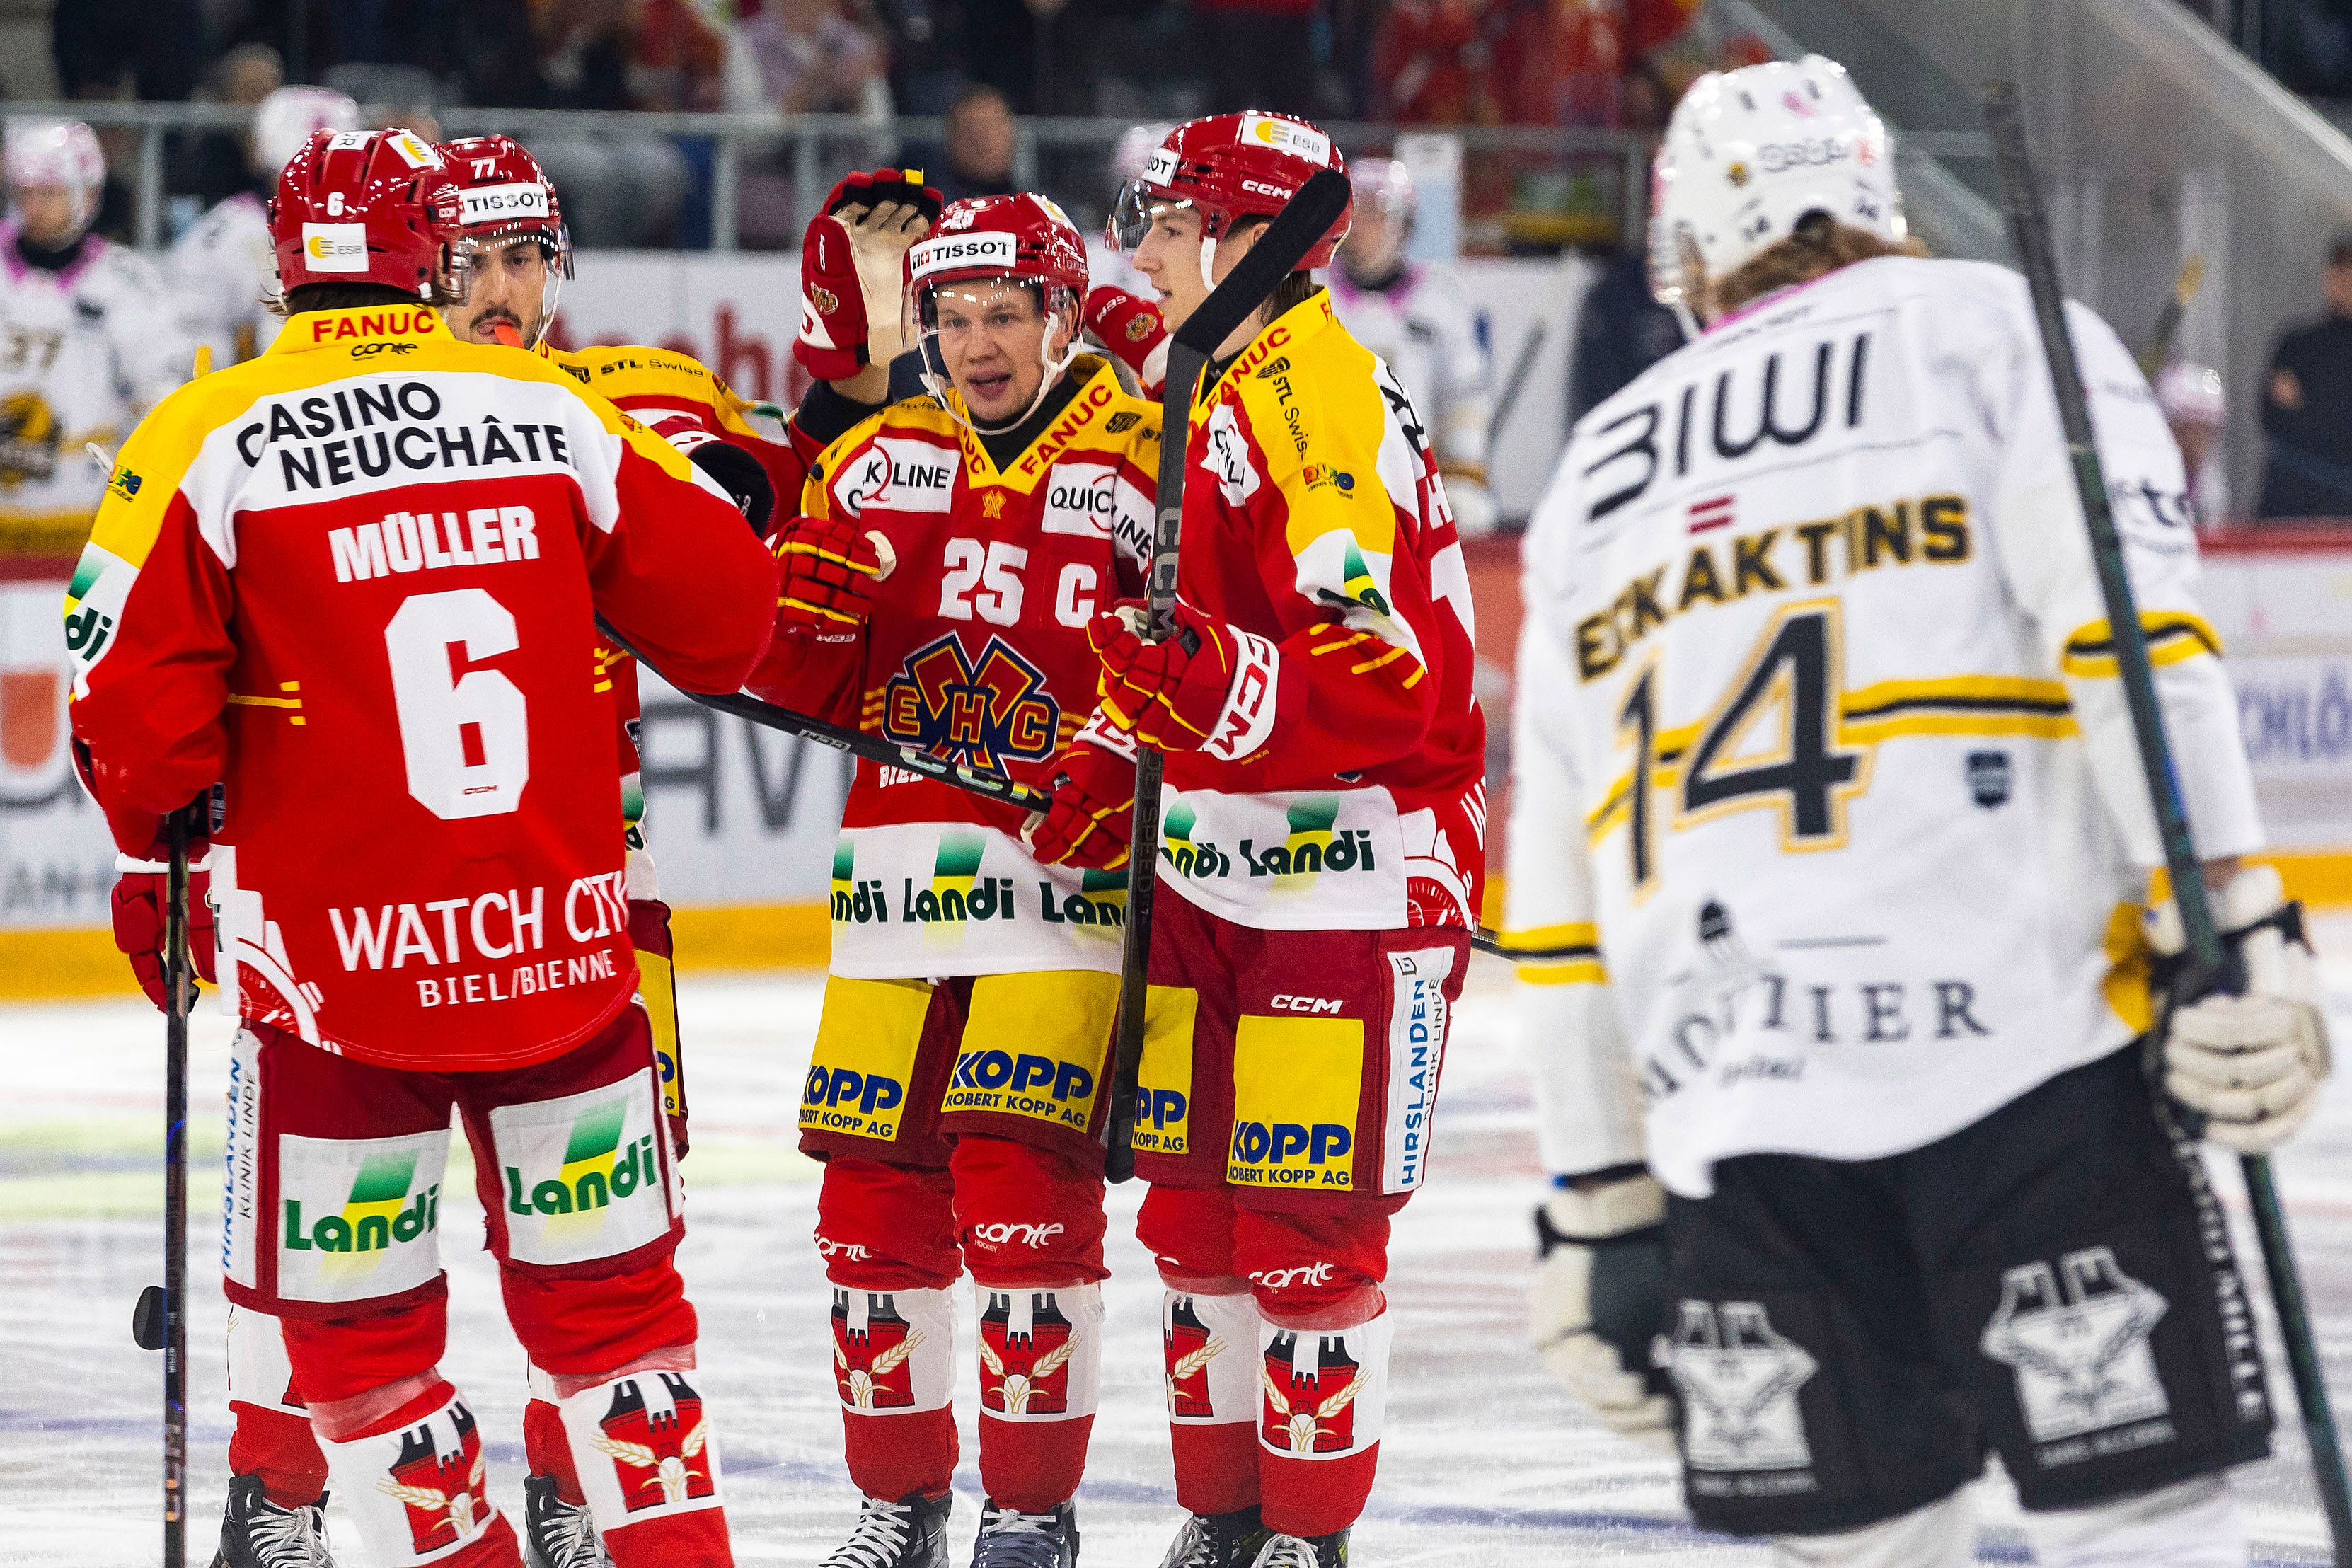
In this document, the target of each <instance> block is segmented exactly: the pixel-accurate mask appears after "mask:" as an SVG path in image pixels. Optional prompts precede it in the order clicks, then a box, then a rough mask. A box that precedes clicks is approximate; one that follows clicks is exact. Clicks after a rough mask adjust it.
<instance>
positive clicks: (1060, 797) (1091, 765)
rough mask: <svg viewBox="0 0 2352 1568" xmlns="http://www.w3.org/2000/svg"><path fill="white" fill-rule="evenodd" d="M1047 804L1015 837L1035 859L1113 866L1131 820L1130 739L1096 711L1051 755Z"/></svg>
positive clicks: (1123, 850) (1123, 855)
mask: <svg viewBox="0 0 2352 1568" xmlns="http://www.w3.org/2000/svg"><path fill="white" fill-rule="evenodd" d="M1054 772H1055V774H1056V777H1055V780H1054V799H1053V804H1052V805H1048V806H1047V807H1046V808H1045V810H1044V811H1041V812H1037V811H1033V812H1031V813H1030V814H1029V820H1028V821H1027V822H1026V823H1024V824H1023V826H1022V828H1021V842H1022V843H1024V844H1025V845H1027V846H1028V847H1029V853H1030V854H1032V855H1034V856H1035V857H1036V858H1037V861H1038V863H1039V864H1040V865H1045V866H1073V867H1077V868H1082V869H1085V870H1088V871H1116V870H1118V868H1120V867H1122V866H1124V865H1126V864H1127V858H1128V848H1129V839H1130V837H1132V835H1133V833H1134V820H1135V742H1134V741H1133V740H1131V739H1130V738H1129V737H1128V736H1126V735H1124V734H1121V733H1120V732H1119V731H1117V730H1115V729H1113V728H1112V727H1111V726H1110V725H1109V724H1108V723H1106V722H1104V720H1103V716H1102V715H1101V714H1099V713H1097V714H1096V715H1095V716H1094V717H1093V718H1092V719H1090V720H1088V721H1087V725H1086V728H1084V729H1082V730H1080V731H1078V732H1077V733H1076V735H1074V736H1072V737H1071V739H1070V745H1069V749H1068V750H1066V751H1065V752H1063V753H1062V754H1061V755H1060V756H1058V757H1056V758H1055V759H1054Z"/></svg>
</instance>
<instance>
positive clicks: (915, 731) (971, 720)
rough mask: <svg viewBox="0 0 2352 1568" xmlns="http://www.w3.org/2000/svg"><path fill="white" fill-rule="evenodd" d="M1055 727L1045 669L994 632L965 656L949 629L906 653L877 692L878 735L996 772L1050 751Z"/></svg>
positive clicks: (1057, 716)
mask: <svg viewBox="0 0 2352 1568" xmlns="http://www.w3.org/2000/svg"><path fill="white" fill-rule="evenodd" d="M1061 724H1062V708H1061V704H1059V703H1058V702H1055V700H1054V699H1053V697H1052V696H1051V695H1050V694H1048V693H1047V691H1046V689H1045V672H1044V671H1042V670H1040V669H1039V668H1037V667H1036V666H1035V665H1034V664H1032V663H1030V662H1029V661H1028V660H1027V659H1025V658H1022V657H1021V655H1020V654H1019V653H1017V652H1016V651H1014V650H1013V647H1011V646H1010V645H1008V644H1007V643H1005V642H1004V640H1003V638H1001V637H990V638H989V639H988V645H987V646H986V647H983V648H982V649H981V651H980V657H979V658H977V659H971V658H966V657H965V654H964V651H963V643H962V641H961V639H960V638H958V637H956V635H955V634H954V633H952V632H950V633H949V634H948V635H947V636H945V637H940V638H939V639H938V640H937V641H936V642H932V643H929V644H927V645H926V646H924V647H920V648H918V649H916V650H915V652H913V653H911V654H909V655H908V657H907V661H906V663H905V665H904V666H903V667H902V668H901V671H900V673H898V674H897V675H894V676H892V677H891V678H890V679H889V683H888V684H887V686H886V687H885V688H884V691H883V707H882V733H883V735H884V737H885V738H887V739H888V740H891V741H895V742H898V744H900V745H904V746H913V747H916V748H918V749H919V750H921V751H926V752H930V753H931V754H932V755H933V756H936V757H942V758H945V759H947V760H948V761H950V762H953V763H962V764H964V765H965V766H968V767H971V768H975V769H978V770H979V771H981V772H983V773H995V774H997V775H999V776H1000V777H1001V776H1003V774H1004V773H1005V772H1006V764H1007V763H1012V762H1042V761H1044V760H1045V758H1047V757H1049V756H1051V755H1053V753H1054V749H1055V743H1056V742H1058V741H1059V739H1060V737H1061Z"/></svg>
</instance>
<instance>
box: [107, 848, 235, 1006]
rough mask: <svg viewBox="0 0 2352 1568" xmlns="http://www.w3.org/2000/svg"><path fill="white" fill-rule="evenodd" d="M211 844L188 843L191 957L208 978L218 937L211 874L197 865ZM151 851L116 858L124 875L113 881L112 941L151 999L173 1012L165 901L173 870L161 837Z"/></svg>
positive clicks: (211, 971)
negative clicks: (166, 973) (166, 977)
mask: <svg viewBox="0 0 2352 1568" xmlns="http://www.w3.org/2000/svg"><path fill="white" fill-rule="evenodd" d="M210 848H211V846H210V845H207V844H205V843H203V842H202V841H198V842H196V843H194V844H191V845H189V846H188V957H189V960H190V962H192V963H194V965H195V970H196V973H197V974H198V975H200V976H201V977H202V978H204V979H205V981H207V982H210V981H211V980H212V979H213V947H214V944H215V936H214V930H213V905H212V897H213V876H212V873H211V872H210V871H208V870H203V869H200V868H199V866H200V863H201V862H202V860H203V859H204V858H205V853H206V852H207V851H208V850H209V849H210ZM148 853H149V855H150V856H151V857H152V858H149V859H145V860H133V859H131V858H128V857H122V858H118V859H117V860H116V861H115V865H116V866H117V867H118V868H121V873H122V874H121V876H120V877H118V878H116V879H115V882H114V896H113V906H114V907H113V913H114V945H115V946H116V947H117V948H119V949H120V950H121V952H123V954H124V955H125V956H126V957H128V958H129V959H130V960H131V973H133V974H135V975H137V976H138V977H139V989H140V990H142V991H144V992H145V993H147V1000H149V1001H150V1002H152V1003H154V1004H155V1005H156V1007H157V1008H158V1009H159V1010H161V1011H163V1012H169V1011H171V1000H170V998H169V997H168V996H166V995H165V994H164V991H163V905H164V901H165V900H167V899H168V898H169V897H170V896H171V883H172V874H171V869H170V862H169V861H168V860H166V859H165V858H164V857H165V855H166V853H167V852H166V850H165V849H164V847H163V843H162V842H161V841H160V840H159V841H157V843H156V845H155V847H153V848H152V849H151V850H149V851H148Z"/></svg>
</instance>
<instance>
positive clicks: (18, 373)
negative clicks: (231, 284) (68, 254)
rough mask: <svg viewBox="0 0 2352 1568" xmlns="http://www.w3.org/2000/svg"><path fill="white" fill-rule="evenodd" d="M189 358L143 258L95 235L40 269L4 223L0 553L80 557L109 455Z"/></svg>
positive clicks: (0, 257) (157, 279)
mask: <svg viewBox="0 0 2352 1568" xmlns="http://www.w3.org/2000/svg"><path fill="white" fill-rule="evenodd" d="M189 353H190V351H189V349H188V347H187V342H186V339H185V338H184V336H183V334H182V332H181V331H180V325H179V321H178V318H177V314H176V310H175V307H174V306H173V303H172V302H171V300H169V298H168V297H167V296H166V294H165V292H164V289H163V278H162V276H161V275H160V274H158V273H157V271H156V270H155V268H154V266H153V265H152V263H150V262H149V261H148V260H146V258H143V257H142V256H140V255H138V254H137V253H136V252H134V251H130V250H126V249H124V248H122V247H120V246H117V245H111V244H109V243H108V242H107V241H105V240H103V239H101V238H100V237H98V236H96V235H91V236H89V237H88V238H87V239H85V240H84V241H83V242H82V251H81V255H80V256H79V258H76V260H75V261H74V262H73V264H72V265H71V266H69V267H67V268H63V269H61V270H59V271H55V272H50V271H44V270H42V269H41V268H36V267H31V266H27V265H26V262H25V259H24V257H23V256H22V254H21V253H20V252H19V251H18V250H17V248H16V224H15V223H13V222H10V223H8V224H5V225H0V553H5V554H19V555H25V554H31V555H61V556H65V557H67V558H71V557H72V556H73V555H75V554H76V553H78V552H79V551H80V549H81V546H82V542H83V540H84V539H85V538H86V537H87V536H88V534H89V524H90V520H91V519H92V518H93V517H95V516H96V515H97V514H98V503H99V501H100V499H101V498H102V497H104V495H105V494H106V484H107V476H108V474H109V472H110V467H111V464H112V461H113V458H112V454H113V452H114V449H115V448H116V447H119V446H120V445H121V442H122V439H123V437H126V436H128V435H129V434H130V433H131V426H133V425H136V424H137V423H138V422H139V418H140V416H142V415H143V414H144V413H146V411H147V410H148V409H149V408H150V407H151V406H152V405H154V404H155V403H156V402H157V401H159V400H160V399H161V398H162V397H163V395H164V394H165V393H167V392H169V391H171V390H172V388H173V387H174V386H176V385H178V384H180V383H181V382H183V381H184V380H186V379H187V375H188V368H189ZM93 443H94V444H96V445H97V446H98V447H100V449H101V450H102V451H104V452H106V453H107V454H108V456H107V458H105V459H104V460H100V458H93V457H92V456H91V455H90V453H89V447H90V446H91V445H92V444H93Z"/></svg>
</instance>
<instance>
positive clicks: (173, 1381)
mask: <svg viewBox="0 0 2352 1568" xmlns="http://www.w3.org/2000/svg"><path fill="white" fill-rule="evenodd" d="M163 832H164V840H165V843H166V845H167V846H168V847H169V848H170V852H171V863H170V864H171V869H170V871H169V873H168V874H167V881H166V883H165V894H166V897H165V908H164V911H163V994H164V996H165V997H166V998H168V999H169V1001H170V1005H169V1006H168V1007H167V1008H166V1009H165V1010H164V1015H163V1568H184V1563H186V1561H187V1552H188V1544H187V1534H188V1521H187V1478H188V1311H187V1292H188V1005H189V1002H190V1000H191V994H192V993H193V992H194V983H193V981H192V979H191V977H190V974H189V965H188V829H187V822H186V818H185V815H184V813H174V814H173V816H171V817H170V818H169V819H168V820H167V821H166V823H165V825H164V829H163Z"/></svg>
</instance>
